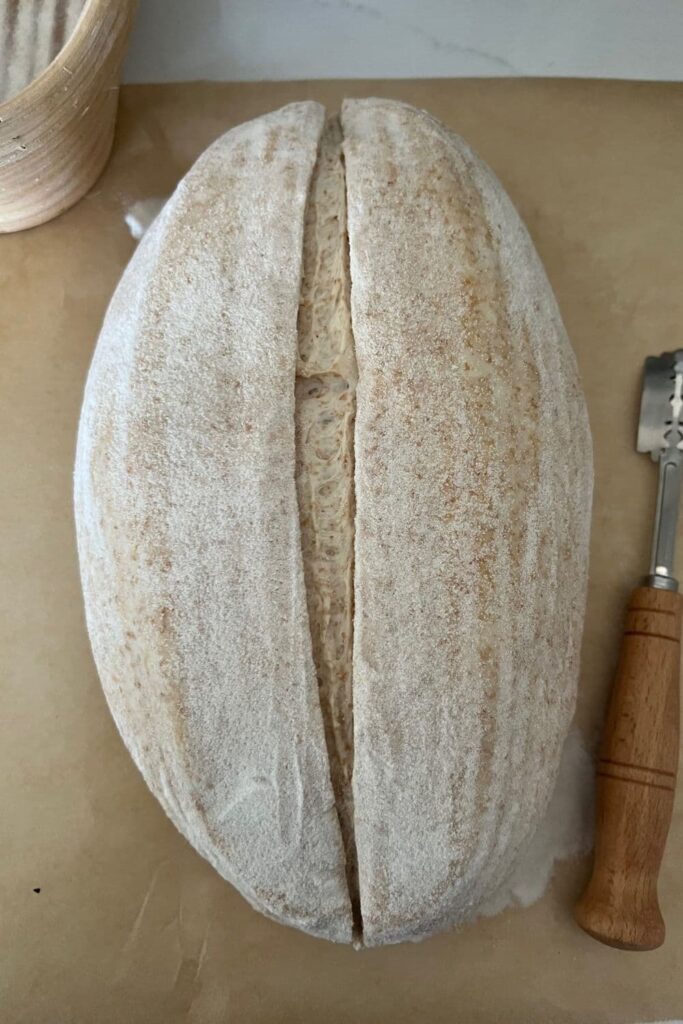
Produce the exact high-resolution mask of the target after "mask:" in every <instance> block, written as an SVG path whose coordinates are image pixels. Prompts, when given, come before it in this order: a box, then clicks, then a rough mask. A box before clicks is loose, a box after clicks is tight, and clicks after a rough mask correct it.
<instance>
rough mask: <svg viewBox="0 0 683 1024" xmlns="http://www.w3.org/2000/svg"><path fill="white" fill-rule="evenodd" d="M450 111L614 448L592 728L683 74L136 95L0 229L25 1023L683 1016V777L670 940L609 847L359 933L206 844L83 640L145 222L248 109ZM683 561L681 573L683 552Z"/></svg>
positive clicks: (678, 154) (663, 266) (605, 451)
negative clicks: (114, 713) (88, 414)
mask: <svg viewBox="0 0 683 1024" xmlns="http://www.w3.org/2000/svg"><path fill="white" fill-rule="evenodd" d="M345 95H353V96H364V95H379V96H391V97H396V98H398V99H402V100H406V101H408V102H410V103H413V104H416V105H418V106H420V107H425V108H427V109H428V110H430V111H431V112H432V113H433V114H435V115H436V116H437V117H439V118H441V119H442V120H443V121H445V122H446V123H447V124H448V125H450V126H451V127H453V128H454V129H456V130H457V131H458V132H460V133H461V134H463V135H464V136H465V138H467V139H468V140H469V142H470V143H471V144H472V145H473V146H474V147H475V149H476V150H478V152H479V153H480V154H481V155H482V156H483V157H484V159H485V160H486V161H488V163H489V164H490V165H491V166H492V167H493V169H494V170H495V172H496V174H497V175H498V176H499V177H500V179H501V181H502V183H503V185H504V186H505V188H506V189H507V190H508V192H509V193H510V195H511V197H512V199H513V201H514V202H515V203H516V205H517V207H518V209H519V210H520V212H521V214H522V216H523V218H524V220H525V221H526V223H527V225H528V227H529V229H530V231H531V234H532V236H533V238H534V240H535V242H536V245H537V247H538V249H539V252H540V254H541V257H542V259H543V260H544V262H545V266H546V268H547V270H548V274H549V276H550V279H551V282H552V284H553V286H554V288H555V291H556V294H557V297H558V300H559V304H560V307H561V310H562V313H563V316H564V319H565V322H566V325H567V329H568V331H569V335H570V337H571V339H572V341H573V344H574V347H575V350H576V353H577V355H578V359H579V364H580V368H581V373H582V376H583V381H584V385H585V389H586V393H587V396H588V404H589V409H590V417H591V423H592V428H593V435H594V441H595V456H596V461H595V469H596V488H595V507H594V516H593V537H592V554H591V566H590V593H589V601H588V613H587V621H586V632H585V643H584V648H583V669H582V679H581V685H580V696H579V706H578V712H577V715H578V721H579V724H580V725H581V727H582V729H583V730H584V733H585V735H586V737H587V739H588V742H589V743H590V744H591V746H594V745H595V741H596V738H597V735H598V729H599V723H600V721H601V716H602V713H603V710H604V704H605V700H606V695H607V691H608V686H609V683H610V678H611V675H612V672H613V669H614V665H615V660H616V655H617V648H618V639H619V634H620V628H621V620H622V616H623V607H624V603H625V600H626V598H627V595H628V592H629V590H630V588H631V587H632V586H633V585H634V583H635V582H636V581H637V580H638V578H639V576H640V575H641V574H642V572H643V571H644V570H645V568H646V564H647V558H648V553H649V534H650V519H651V511H652V507H653V503H654V496H655V481H656V470H655V467H654V466H653V465H652V463H650V461H649V460H648V459H647V458H646V457H644V456H638V455H636V454H634V451H633V445H634V435H635V424H636V415H637V405H638V398H639V390H640V370H641V364H642V360H643V358H644V357H645V355H647V354H648V353H659V352H660V351H663V350H666V349H671V348H673V347H676V346H679V345H681V344H682V343H683V287H682V286H681V280H682V276H683V186H682V181H683V177H682V175H683V132H682V131H681V126H682V125H683V86H681V85H668V84H650V83H648V84H643V83H640V84H639V83H624V82H621V83H616V82H604V81H603V82H599V83H598V82H589V81H583V82H578V81H568V80H564V81H555V80H547V81H543V80H501V79H494V80H463V81H452V80H449V81H404V82H378V81H373V82H358V81H349V82H343V83H340V82H324V83H320V82H309V83H306V82H305V83H291V84H288V83H285V84H283V83H259V84H243V83H242V84H205V83H197V84H189V85H166V86H157V87H147V86H146V87H142V86H140V87H127V88H125V89H123V90H122V95H121V112H120V120H119V126H118V132H117V138H116V144H115V148H114V153H113V156H112V159H111V162H110V164H109V166H108V168H107V170H106V171H105V173H104V175H103V177H102V178H101V179H100V181H99V182H98V183H97V184H96V185H95V187H94V188H93V190H92V191H91V193H90V194H89V195H88V196H87V197H86V198H85V199H84V200H83V201H82V202H81V203H80V204H79V205H78V206H77V207H75V208H74V209H73V210H71V211H70V212H68V213H66V214H65V215H63V216H61V217H59V218H58V219H57V220H55V221H53V222H52V223H50V224H47V225H44V226H43V227H40V228H35V229H33V230H31V231H27V232H24V233H22V234H16V235H11V236H0V451H1V457H0V465H1V487H0V492H1V493H0V526H1V529H0V675H1V685H0V701H1V705H0V731H1V735H0V759H1V761H0V843H1V850H0V884H1V893H0V901H1V905H0V914H1V922H2V923H1V926H0V934H1V942H0V947H1V956H0V986H1V987H0V992H1V995H0V1021H2V1022H3V1024H176V1022H190V1024H233V1022H234V1024H266V1022H267V1024H309V1022H310V1024H313V1022H326V1024H337V1022H339V1024H341V1022H349V1021H353V1022H354V1024H370V1022H373V1024H374V1022H385V1021H386V1022H392V1024H403V1022H406V1024H407V1022H411V1024H413V1022H416V1021H425V1022H427V1021H428V1022H430V1024H439V1022H444V1024H445V1022H448V1024H453V1022H456V1024H479V1022H486V1024H497V1022H505V1024H568V1022H575V1021H576V1022H578V1021H581V1022H588V1024H617V1022H619V1024H622V1022H624V1024H625V1022H635V1021H644V1020H654V1019H661V1018H673V1017H683V787H681V788H679V795H678V798H677V802H676V811H675V818H674V822H673V826H672V831H671V836H670V840H669V844H668V848H667V853H666V858H665V863H664V866H663V870H662V875H661V884H660V894H661V903H662V907H663V911H664V914H665V917H666V921H667V927H668V937H667V940H666V943H665V945H664V946H663V947H662V948H661V949H659V950H657V951H656V952H652V953H638V954H635V953H624V952H619V951H616V950H612V949H608V948H606V947H604V946H601V945H599V944H598V943H596V942H594V941H593V940H591V939H590V938H588V937H587V936H586V935H584V934H583V933H582V932H581V931H580V930H579V929H578V928H577V927H576V926H575V924H574V923H573V920H572V917H571V907H572V904H573V902H574V900H575V898H576V896H577V895H578V893H579V891H580V888H581V886H582V883H583V882H584V881H585V878H586V875H587V871H588V861H587V860H585V859H582V860H580V861H577V862H574V863H569V864H566V865H563V866H562V867H560V868H559V870H558V871H557V872H556V875H555V879H554V881H553V883H552V885H551V887H550V889H549V891H548V892H547V894H546V896H545V897H544V898H543V899H542V900H541V901H540V902H539V903H537V904H536V905H534V906H532V907H531V908H529V909H526V910H521V909H517V910H509V911H507V912H505V913H504V914H502V915H501V916H499V917H497V918H494V919H490V920H483V921H481V922H479V923H476V924H474V925H472V926H470V927H467V928H465V929H463V930H462V931H460V932H458V933H456V934H450V935H444V936H440V937H437V938H434V939H431V940H428V941H426V942H423V943H421V944H418V945H412V944H407V945H402V946H396V947H392V948H386V949H379V950H373V951H369V952H363V953H356V952H354V951H353V950H351V949H347V948H340V947H336V946H334V945H332V944H328V943H326V942H324V941H321V940H317V939H313V938H309V937H307V936H305V935H303V934H299V933H298V932H296V931H293V930H291V929H288V928H285V927H283V926H281V925H278V924H275V923H273V922H271V921H269V920H266V919H265V918H264V917H262V916H260V915H259V914H257V913H256V912H255V911H253V910H252V909H251V908H250V907H249V906H248V905H247V904H246V903H245V902H244V900H243V899H242V898H241V897H240V896H239V895H238V894H237V893H236V892H235V891H234V890H233V889H232V888H231V887H230V886H229V885H228V884H227V883H226V882H224V881H222V880H221V879H220V878H219V876H218V875H217V874H216V873H215V872H214V871H213V869H212V868H211V867H209V865H208V864H207V863H205V862H204V861H203V860H202V859H201V857H200V856H199V855H198V854H196V853H195V852H194V850H193V849H192V848H191V847H190V846H189V845H188V844H187V843H186V841H185V840H184V839H183V838H182V837H181V836H180V835H179V834H178V833H177V832H176V831H175V829H174V828H173V826H172V825H171V823H170V822H169V821H168V820H167V819H166V817H165V815H164V813H163V811H162V810H161V808H160V807H159V805H158V804H157V803H156V801H155V800H154V798H153V797H152V796H151V794H150V793H149V792H148V790H147V788H146V786H145V784H144V782H143V781H142V778H141V777H140V775H139V774H138V772H137V770H136V768H135V767H134V765H133V763H132V761H131V759H130V757H129V756H128V754H127V752H126V750H125V749H124V746H123V744H122V742H121V740H120V738H119V736H118V733H117V731H116V728H115V726H114V723H113V721H112V719H111V717H110V715H109V713H108V710H107V707H106V704H105V701H104V697H103V695H102V692H101V690H100V686H99V683H98V680H97V676H96V673H95V669H94V666H93V662H92V658H91V655H90V650H89V646H88V639H87V636H86V632H85V626H84V618H83V610H82V605H81V596H80V589H79V580H78V572H77V564H76V553H75V545H74V530H73V521H72V500H71V487H72V464H73V456H74V441H75V434H76V425H77V420H78V413H79V405H80V400H81V394H82V389H83V383H84V379H85V375H86V372H87V368H88V364H89V361H90V358H91V354H92V351H93V347H94V344H95V340H96V338H97V334H98V330H99V327H100V323H101V320H102V316H103V313H104V310H105V308H106V306H107V303H108V301H109V298H110V296H111V294H112V291H113V289H114V287H115V285H116V282H117V280H118V278H119V276H120V274H121V271H122V269H123V267H124V265H125V264H126V262H127V260H128V259H129V257H130V255H131V253H132V251H133V249H134V244H135V243H134V242H133V240H132V239H131V237H130V235H129V233H128V230H127V228H126V226H125V224H124V219H123V218H124V213H125V211H126V210H127V209H128V207H129V206H130V205H131V204H132V203H133V202H134V201H135V200H137V199H143V198H148V197H150V196H162V195H165V194H168V193H169V192H170V191H171V190H172V188H173V187H174V185H175V184H176V182H177V181H178V179H179V178H180V177H181V175H182V174H183V173H184V172H185V171H186V170H187V168H188V167H189V166H190V164H191V163H192V162H193V161H194V159H195V158H196V157H197V156H198V155H199V153H200V152H201V151H202V150H203V149H204V148H205V147H206V146H207V145H208V144H209V143H210V142H212V141H213V140H214V139H215V138H216V137H217V136H218V135H220V134H221V133H222V132H223V131H225V130H226V129H228V128H230V127H231V126H233V125H235V124H237V123H239V122H241V121H244V120H246V119H248V118H251V117H254V116H256V115H258V114H261V113H264V112H265V111H267V110H269V109H273V108H275V107H278V106H280V105H282V104H284V103H288V102H290V101H292V100H298V99H303V98H315V99H318V100H320V101H322V102H323V103H325V104H326V105H327V106H328V107H329V108H330V109H336V108H338V106H339V103H340V101H341V99H342V97H343V96H345ZM679 563H680V564H681V565H683V548H682V549H681V553H680V557H679Z"/></svg>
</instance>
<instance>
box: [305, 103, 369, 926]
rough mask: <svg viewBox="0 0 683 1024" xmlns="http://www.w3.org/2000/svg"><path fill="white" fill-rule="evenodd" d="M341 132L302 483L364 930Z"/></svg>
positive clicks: (309, 343)
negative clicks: (356, 804)
mask: <svg viewBox="0 0 683 1024" xmlns="http://www.w3.org/2000/svg"><path fill="white" fill-rule="evenodd" d="M341 146H342V133H341V126H340V123H339V119H338V118H332V119H330V120H329V121H328V122H327V124H326V127H325V130H324V133H323V136H322V139H321V143H320V150H319V154H318V161H317V163H316V167H315V170H314V173H313V178H312V180H311V185H310V191H309V197H308V203H307V207H306V215H305V223H304V252H303V273H302V286H301V299H300V305H299V318H298V336H299V347H298V358H297V371H296V405H295V420H296V484H297V495H298V501H299V514H300V522H301V546H302V554H303V564H304V577H305V581H306V595H307V603H308V615H309V622H310V628H311V641H312V646H313V658H314V662H315V667H316V673H317V677H318V687H319V694H320V705H321V709H322V715H323V722H324V726H325V737H326V741H327V747H328V752H329V757H330V773H331V776H332V786H333V789H334V795H335V800H336V804H337V811H338V814H339V823H340V827H341V832H342V838H343V841H344V849H345V854H346V870H347V879H348V884H349V892H350V895H351V902H352V907H353V913H354V928H355V930H356V933H357V935H358V933H359V932H360V928H361V925H360V906H359V899H358V872H357V866H356V865H357V860H356V850H355V842H354V832H353V797H352V792H351V776H352V770H353V694H352V658H353V544H354V484H353V473H354V465H353V462H354V460H353V432H354V419H355V392H356V382H357V377H358V371H357V367H356V358H355V353H354V345H353V333H352V328H351V312H350V295H349V293H350V280H349V260H348V240H347V236H346V196H345V181H344V164H343V159H342V149H341Z"/></svg>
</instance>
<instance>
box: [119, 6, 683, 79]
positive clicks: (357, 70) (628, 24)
mask: <svg viewBox="0 0 683 1024" xmlns="http://www.w3.org/2000/svg"><path fill="white" fill-rule="evenodd" d="M501 75H542V76H553V77H554V76H560V77H591V78H592V77H595V78H636V79H651V80H681V79H683V2H682V0H648V2H647V3H643V2H642V0H570V2H568V0H421V2H418V0H140V12H139V15H138V22H137V25H136V29H135V32H134V36H133V40H132V43H131V49H130V55H129V59H128V62H127V65H126V75H125V77H126V80H127V81H130V82H156V81H178V80H187V79H200V78H207V79H226V80H230V81H251V80H260V79H274V80H278V79H285V80H286V79H307V78H427V77H467V76H501Z"/></svg>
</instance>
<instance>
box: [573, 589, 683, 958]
mask: <svg viewBox="0 0 683 1024" xmlns="http://www.w3.org/2000/svg"><path fill="white" fill-rule="evenodd" d="M682 603H683V602H682V599H681V595H680V594H677V593H675V592H673V591H670V590H657V589H655V588H654V587H638V589H637V590H634V592H633V594H632V596H631V601H630V603H629V606H628V612H627V616H626V629H625V632H624V640H623V644H622V648H621V657H620V659H619V665H618V668H617V675H616V679H615V683H614V689H613V691H612V698H611V702H610V706H609V711H608V713H607V720H606V723H605V731H604V735H603V740H602V746H601V748H600V759H599V762H598V772H597V774H598V778H597V790H598V792H597V821H596V839H595V863H594V865H593V875H592V877H591V880H590V882H589V883H588V887H587V888H586V891H585V892H584V894H583V896H582V897H581V899H580V900H579V902H578V904H577V906H576V911H575V915H576V920H577V921H578V923H579V924H580V925H581V927H582V928H583V929H584V930H585V931H587V932H588V934H589V935H592V936H593V937H594V938H596V939H598V940H599V941H600V942H605V943H606V944H607V945H609V946H616V947H617V948H618V949H633V950H644V949H656V948H657V946H661V944H662V942H663V941H664V932H665V929H664V921H663V919H662V915H661V912H660V909H659V901H658V899H657V876H658V874H659V866H660V864H661V860H662V854H663V853H664V844H665V843H666V837H667V833H668V831H669V825H670V823H671V813H672V809H673V800H674V787H675V784H676V770H677V766H678V715H679V712H678V690H679V673H680V638H681V605H682Z"/></svg>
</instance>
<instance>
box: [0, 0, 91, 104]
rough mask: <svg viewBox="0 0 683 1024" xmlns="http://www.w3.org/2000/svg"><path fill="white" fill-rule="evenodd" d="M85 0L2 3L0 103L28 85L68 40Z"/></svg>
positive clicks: (22, 0) (12, 1)
mask: <svg viewBox="0 0 683 1024" xmlns="http://www.w3.org/2000/svg"><path fill="white" fill-rule="evenodd" d="M84 5H85V0H53V2H52V3H46V2H45V0H9V2H5V3H3V4H0V102H4V101H5V100H8V99H11V97H12V96H16V94H17V93H18V92H21V90H22V89H24V88H25V87H26V86H27V85H29V84H30V83H31V82H32V81H33V80H34V79H35V78H37V77H38V75H40V74H41V72H43V71H44V70H45V68H46V67H47V66H48V65H49V64H50V63H51V62H52V60H54V58H55V57H56V56H57V54H58V53H59V51H60V50H61V49H62V47H63V46H64V44H65V43H66V42H67V41H68V39H69V37H70V36H71V34H72V32H73V30H74V28H75V27H76V22H77V21H78V18H79V17H80V14H81V11H82V10H83V7H84Z"/></svg>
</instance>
